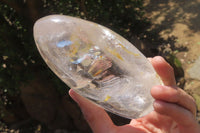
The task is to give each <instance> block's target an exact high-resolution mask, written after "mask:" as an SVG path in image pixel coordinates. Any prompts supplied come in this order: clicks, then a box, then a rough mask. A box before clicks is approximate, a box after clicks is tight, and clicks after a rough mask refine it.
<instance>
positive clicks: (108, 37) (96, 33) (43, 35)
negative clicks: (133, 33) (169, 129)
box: [34, 15, 162, 119]
mask: <svg viewBox="0 0 200 133" xmlns="http://www.w3.org/2000/svg"><path fill="white" fill-rule="evenodd" d="M34 39H35V42H36V45H37V48H38V50H39V52H40V54H41V55H42V57H43V59H44V60H45V62H46V63H47V64H48V66H49V67H50V68H51V69H52V71H53V72H54V73H55V74H56V75H57V76H58V77H59V78H60V79H62V80H63V81H64V82H65V83H66V84H67V85H68V86H69V87H71V88H72V89H74V90H75V91H76V92H77V93H78V94H80V95H82V96H84V97H86V98H87V99H89V100H91V101H93V102H94V103H96V104H97V105H99V106H101V107H103V108H104V109H106V110H107V111H110V112H112V113H115V114H117V115H120V116H123V117H126V118H130V119H131V118H138V117H142V116H144V115H146V114H148V113H149V112H151V111H152V109H153V106H152V104H153V101H154V100H153V98H152V97H151V95H150V89H151V87H153V86H154V85H159V84H162V81H161V80H160V78H159V76H158V75H157V74H156V72H155V71H154V69H153V67H152V65H151V64H150V62H149V61H148V60H147V59H146V57H144V56H143V55H142V53H141V52H140V51H138V50H137V49H136V48H135V47H134V46H133V45H132V44H131V43H130V42H128V41H127V40H126V39H124V38H123V37H121V36H120V35H118V34H116V33H115V32H113V31H111V30H109V29H108V28H106V27H103V26H101V25H98V24H96V23H92V22H89V21H86V20H82V19H79V18H74V17H69V16H64V15H51V16H47V17H44V18H41V19H39V20H38V21H37V22H36V23H35V25H34Z"/></svg>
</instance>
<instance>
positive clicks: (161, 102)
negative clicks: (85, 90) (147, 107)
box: [69, 56, 200, 133]
mask: <svg viewBox="0 0 200 133" xmlns="http://www.w3.org/2000/svg"><path fill="white" fill-rule="evenodd" d="M149 60H150V61H151V63H152V65H153V67H154V69H155V70H156V72H157V73H158V75H159V76H160V77H161V79H162V81H163V83H164V85H163V86H161V85H159V86H154V87H153V88H152V89H151V95H152V96H153V97H154V99H155V102H154V104H153V106H154V111H152V112H151V113H149V114H148V115H146V116H144V117H142V118H138V119H132V120H131V122H130V123H129V124H126V125H123V126H116V125H114V124H113V122H112V120H111V119H110V117H109V116H108V114H107V113H106V112H105V111H104V110H103V109H102V108H100V107H98V106H97V105H95V104H93V103H92V102H90V101H89V100H87V99H86V98H84V97H82V96H80V95H78V94H77V93H75V92H74V91H73V90H70V91H69V94H70V96H71V97H72V99H74V101H76V102H77V104H78V105H79V107H80V108H81V110H82V113H83V114H84V117H85V119H86V120H87V122H88V123H89V125H90V127H91V129H92V131H93V132H94V133H200V126H199V125H198V123H197V121H196V119H195V118H196V103H195V101H194V99H193V98H192V97H191V96H190V95H188V94H187V93H186V92H184V91H183V90H182V89H180V88H178V87H177V86H176V81H175V77H174V71H173V68H172V67H171V66H170V65H169V64H168V63H167V62H166V61H165V60H164V59H163V58H162V57H159V56H157V57H154V58H150V59H149Z"/></svg>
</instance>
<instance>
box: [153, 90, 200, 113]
mask: <svg viewBox="0 0 200 133" xmlns="http://www.w3.org/2000/svg"><path fill="white" fill-rule="evenodd" d="M151 94H152V96H153V97H154V98H155V99H156V100H162V101H165V102H170V103H174V104H177V105H179V106H182V107H183V108H185V109H187V110H189V111H190V112H191V113H192V114H193V115H194V116H195V115H196V103H195V101H194V99H193V98H192V97H191V96H190V95H188V94H187V93H186V92H185V91H183V90H182V89H180V88H174V87H170V86H154V87H153V88H152V89H151Z"/></svg>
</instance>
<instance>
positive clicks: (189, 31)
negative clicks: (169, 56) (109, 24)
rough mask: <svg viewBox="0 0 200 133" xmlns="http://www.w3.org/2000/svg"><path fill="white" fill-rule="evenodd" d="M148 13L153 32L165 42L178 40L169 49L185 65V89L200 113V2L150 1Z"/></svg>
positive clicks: (195, 0)
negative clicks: (193, 99) (194, 101)
mask: <svg viewBox="0 0 200 133" xmlns="http://www.w3.org/2000/svg"><path fill="white" fill-rule="evenodd" d="M145 10H146V15H147V17H148V18H149V19H150V20H151V22H152V23H153V25H152V26H151V27H150V30H156V31H157V32H158V33H159V35H160V36H161V37H162V38H164V39H165V40H168V39H169V38H174V39H175V43H174V44H173V46H171V44H170V43H169V44H170V45H169V47H173V48H171V49H172V50H173V53H175V55H176V57H177V58H178V59H179V60H180V61H181V63H182V67H183V71H184V78H185V85H184V87H183V89H184V90H186V91H187V92H188V93H189V94H191V95H192V96H193V97H194V98H195V100H196V102H197V107H198V111H199V112H200V0H181V1H180V0H156V1H155V0H147V1H146V3H145ZM197 119H198V121H200V113H198V117H197Z"/></svg>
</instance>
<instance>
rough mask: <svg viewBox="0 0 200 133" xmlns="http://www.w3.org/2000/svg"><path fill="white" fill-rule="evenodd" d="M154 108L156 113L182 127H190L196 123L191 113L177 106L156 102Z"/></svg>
mask: <svg viewBox="0 0 200 133" xmlns="http://www.w3.org/2000/svg"><path fill="white" fill-rule="evenodd" d="M153 106H154V110H155V111H156V112H158V113H160V114H162V115H166V116H169V117H171V118H172V119H173V120H174V121H176V122H177V123H179V124H180V125H183V126H186V127H189V125H190V126H192V125H194V123H195V122H196V121H195V117H194V116H193V114H192V113H191V112H190V111H188V110H187V109H185V108H182V107H181V106H179V105H177V104H173V103H167V102H164V101H160V100H156V101H155V102H154V105H153Z"/></svg>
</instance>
